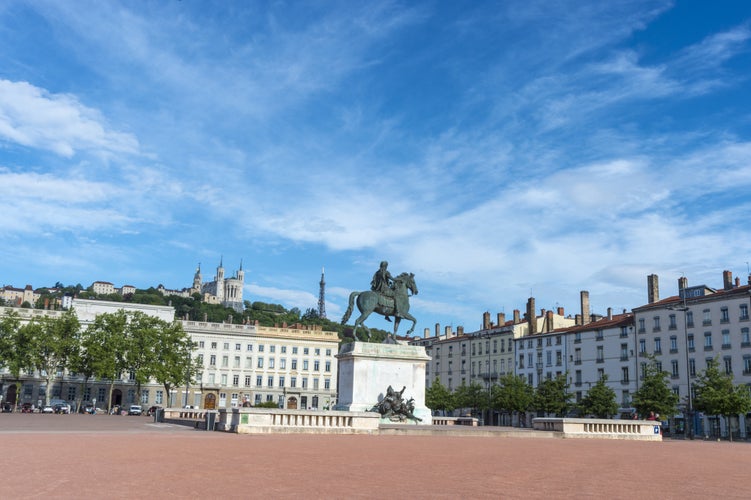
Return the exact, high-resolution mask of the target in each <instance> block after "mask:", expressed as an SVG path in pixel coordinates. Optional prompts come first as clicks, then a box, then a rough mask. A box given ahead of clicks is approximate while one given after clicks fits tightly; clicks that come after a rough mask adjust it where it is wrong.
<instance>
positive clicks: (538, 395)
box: [533, 375, 571, 417]
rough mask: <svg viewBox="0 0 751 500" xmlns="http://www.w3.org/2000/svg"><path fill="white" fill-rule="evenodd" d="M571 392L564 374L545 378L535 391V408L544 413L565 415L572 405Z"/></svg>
mask: <svg viewBox="0 0 751 500" xmlns="http://www.w3.org/2000/svg"><path fill="white" fill-rule="evenodd" d="M570 400H571V394H569V392H568V383H567V382H566V377H565V376H564V375H559V376H557V377H555V378H550V379H545V380H543V381H542V382H540V383H539V384H538V386H537V390H536V391H535V399H534V402H533V406H534V409H535V410H537V411H541V412H544V413H552V414H554V415H556V416H558V417H563V416H565V415H566V413H567V412H568V410H569V408H570V407H571V403H570Z"/></svg>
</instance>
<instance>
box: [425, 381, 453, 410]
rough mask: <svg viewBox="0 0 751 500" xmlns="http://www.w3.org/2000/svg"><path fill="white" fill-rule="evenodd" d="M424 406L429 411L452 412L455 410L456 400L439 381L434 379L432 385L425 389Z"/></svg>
mask: <svg viewBox="0 0 751 500" xmlns="http://www.w3.org/2000/svg"><path fill="white" fill-rule="evenodd" d="M425 406H427V407H428V408H430V409H431V410H437V411H444V412H452V411H454V410H455V409H456V400H455V398H454V395H453V394H452V393H451V391H449V390H448V389H447V388H446V386H445V385H443V384H442V383H441V380H440V379H439V378H438V377H436V378H435V380H434V381H433V383H432V384H431V385H430V387H428V388H427V389H425Z"/></svg>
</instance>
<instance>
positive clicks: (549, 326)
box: [545, 311, 553, 332]
mask: <svg viewBox="0 0 751 500" xmlns="http://www.w3.org/2000/svg"><path fill="white" fill-rule="evenodd" d="M545 320H546V321H547V323H548V324H547V325H546V326H545V329H546V331H548V332H552V331H553V311H548V312H547V313H546V314H545Z"/></svg>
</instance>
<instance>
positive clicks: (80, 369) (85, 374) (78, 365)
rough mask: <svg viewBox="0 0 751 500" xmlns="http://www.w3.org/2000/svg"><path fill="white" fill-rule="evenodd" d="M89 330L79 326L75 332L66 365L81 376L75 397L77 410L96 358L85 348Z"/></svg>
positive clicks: (87, 342) (89, 333) (92, 371)
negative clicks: (78, 391) (79, 387)
mask: <svg viewBox="0 0 751 500" xmlns="http://www.w3.org/2000/svg"><path fill="white" fill-rule="evenodd" d="M90 335H91V330H90V329H89V328H79V329H78V331H77V332H76V341H75V342H74V350H73V353H72V354H71V357H70V360H69V363H68V366H69V368H70V370H71V371H74V372H76V373H78V374H79V375H81V376H82V380H81V391H80V393H79V395H78V399H77V405H76V406H77V408H79V411H80V410H81V408H82V406H83V396H84V393H85V392H86V386H87V385H88V383H89V380H90V379H91V377H93V376H94V372H95V370H94V365H95V363H96V359H94V352H92V351H91V350H90V349H88V348H87V346H88V345H89V336H90Z"/></svg>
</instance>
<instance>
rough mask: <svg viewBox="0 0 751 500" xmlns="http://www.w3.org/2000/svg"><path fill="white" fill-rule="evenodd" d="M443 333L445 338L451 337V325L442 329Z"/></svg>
mask: <svg viewBox="0 0 751 500" xmlns="http://www.w3.org/2000/svg"><path fill="white" fill-rule="evenodd" d="M443 332H444V333H445V334H446V338H450V337H452V334H451V325H449V326H446V327H444V328H443Z"/></svg>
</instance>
